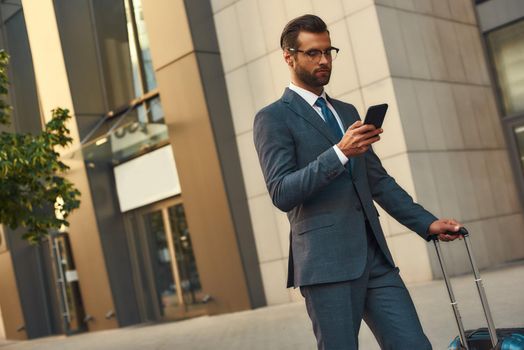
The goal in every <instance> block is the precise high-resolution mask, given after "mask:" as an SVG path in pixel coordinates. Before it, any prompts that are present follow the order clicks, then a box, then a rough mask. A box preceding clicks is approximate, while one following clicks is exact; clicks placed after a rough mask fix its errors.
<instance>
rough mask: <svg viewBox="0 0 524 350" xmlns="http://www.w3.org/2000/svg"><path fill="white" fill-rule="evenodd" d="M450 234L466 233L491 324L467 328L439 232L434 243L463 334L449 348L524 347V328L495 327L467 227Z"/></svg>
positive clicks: (505, 349) (499, 349)
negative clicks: (456, 296) (445, 259)
mask: <svg viewBox="0 0 524 350" xmlns="http://www.w3.org/2000/svg"><path fill="white" fill-rule="evenodd" d="M450 234H460V235H461V236H463V237H464V243H465V245H466V250H467V252H468V257H469V261H470V263H471V267H472V269H473V274H474V276H475V283H476V284H477V290H478V292H479V296H480V301H481V303H482V308H483V309H484V315H485V316H486V321H487V323H488V328H479V329H475V330H468V331H464V325H463V324H462V319H461V317H460V313H459V310H458V306H457V301H456V300H455V296H454V295H453V289H452V287H451V282H450V280H449V277H448V274H447V270H446V266H445V264H444V260H443V257H442V251H441V248H440V241H439V240H438V238H437V236H436V235H435V236H434V237H433V243H434V244H435V249H436V251H437V257H438V261H439V263H440V268H441V269H442V274H443V276H444V281H445V282H446V287H447V289H448V294H449V299H450V300H451V307H452V309H453V314H454V315H455V320H456V321H457V326H458V329H459V335H458V336H457V337H456V338H455V339H453V340H452V341H451V344H450V345H449V347H448V350H459V349H460V350H462V349H466V350H488V349H495V350H524V328H505V329H496V328H495V325H494V323H493V318H492V317H491V311H490V309H489V305H488V300H487V298H486V293H485V292H484V286H483V284H482V279H481V278H480V273H479V270H478V268H477V264H476V263H475V260H474V259H473V253H472V250H471V243H470V240H469V233H468V231H467V230H466V229H465V228H464V227H461V228H460V230H459V232H457V233H450Z"/></svg>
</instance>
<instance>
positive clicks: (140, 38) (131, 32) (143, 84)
mask: <svg viewBox="0 0 524 350" xmlns="http://www.w3.org/2000/svg"><path fill="white" fill-rule="evenodd" d="M125 6H126V18H127V32H128V36H129V50H130V55H131V64H132V66H133V83H134V90H135V96H137V97H139V96H141V95H143V94H145V93H147V92H149V91H151V90H154V89H155V88H156V87H157V84H156V79H155V72H154V69H153V62H152V59H151V51H150V49H149V38H148V36H147V30H146V26H145V22H144V14H143V11H142V1H141V0H125Z"/></svg>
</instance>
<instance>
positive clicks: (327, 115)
mask: <svg viewBox="0 0 524 350" xmlns="http://www.w3.org/2000/svg"><path fill="white" fill-rule="evenodd" d="M315 106H317V107H320V111H321V112H322V115H323V116H324V121H325V122H326V124H327V126H328V128H329V130H331V134H332V135H333V136H335V138H336V139H337V142H338V141H339V140H340V139H341V138H342V136H344V134H343V133H342V130H341V129H340V126H339V125H338V122H337V118H335V115H334V114H333V112H331V110H330V109H329V107H328V105H327V102H326V100H325V99H324V98H323V97H319V98H318V99H317V101H316V102H315Z"/></svg>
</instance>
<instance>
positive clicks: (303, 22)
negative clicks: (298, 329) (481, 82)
mask: <svg viewBox="0 0 524 350" xmlns="http://www.w3.org/2000/svg"><path fill="white" fill-rule="evenodd" d="M281 47H282V49H283V56H284V59H285V61H286V63H287V64H288V66H289V70H290V72H291V83H290V85H289V88H287V89H286V90H285V92H284V95H283V96H282V98H281V99H279V100H278V101H276V102H274V103H272V104H271V105H269V106H267V107H265V108H263V109H262V110H261V111H260V112H259V113H258V114H257V116H256V118H255V124H254V141H255V146H256V149H257V152H258V156H259V159H260V164H261V167H262V171H263V173H264V178H265V181H266V185H267V188H268V191H269V194H270V196H271V198H272V200H273V203H274V204H275V206H277V207H278V208H279V209H281V210H283V211H285V212H287V215H288V218H289V222H290V225H291V234H290V252H289V270H288V287H300V291H301V293H302V295H303V296H304V297H305V301H306V307H307V311H308V314H309V317H310V318H311V321H312V324H313V330H314V333H315V336H316V338H317V344H318V348H319V349H357V348H358V332H359V328H360V323H361V320H362V318H363V319H364V320H365V321H366V323H367V324H368V325H369V327H370V328H371V330H372V331H373V333H374V335H375V337H376V338H377V341H378V342H379V344H380V346H381V347H382V348H383V349H403V350H406V349H409V350H424V349H431V344H430V343H429V341H428V339H427V337H426V336H425V334H424V332H423V330H422V327H421V325H420V322H419V319H418V316H417V314H416V311H415V308H414V306H413V302H412V301H411V298H410V296H409V293H408V291H407V289H406V287H405V286H404V283H403V282H402V279H401V278H400V276H399V270H398V268H396V267H395V263H394V262H393V259H392V257H391V253H390V252H389V249H388V247H387V244H386V240H385V238H384V233H383V232H382V228H381V227H380V223H379V219H378V212H377V210H376V208H375V207H374V204H373V200H374V201H376V202H377V203H378V204H379V205H380V206H381V207H382V208H384V209H385V210H386V211H387V212H388V213H389V214H390V215H391V216H392V217H394V218H395V219H396V220H398V221H399V222H400V223H402V224H403V225H405V226H407V227H408V228H409V229H411V230H412V231H415V232H416V233H418V234H419V235H420V236H421V237H422V238H424V239H426V240H429V236H430V235H433V234H436V235H438V236H439V239H441V240H444V241H449V240H453V239H455V238H456V237H457V236H456V235H449V234H446V232H449V231H454V232H455V231H457V230H458V228H459V223H458V222H456V221H455V220H438V219H437V218H436V217H435V216H433V215H432V214H431V213H429V212H428V211H426V210H425V209H424V208H423V207H422V206H420V205H418V204H416V203H414V202H413V199H412V198H411V197H410V196H409V195H408V194H407V193H406V192H405V191H404V190H403V189H402V188H401V187H400V186H399V185H398V184H397V183H396V182H395V180H394V179H393V178H392V177H390V176H389V175H388V174H387V172H386V171H385V170H384V168H383V167H382V164H381V162H380V160H379V158H378V157H377V156H376V155H375V153H374V152H373V150H372V148H371V145H372V144H373V143H375V142H378V141H379V139H380V136H379V135H380V134H381V133H382V129H375V127H374V126H372V125H364V124H363V123H362V122H361V121H360V117H359V115H358V113H357V111H356V109H355V107H353V106H352V105H350V104H347V103H344V102H341V101H337V100H335V99H332V98H330V97H329V96H327V95H326V93H325V91H324V88H323V87H324V85H326V84H327V83H328V82H329V78H330V74H331V67H332V61H333V59H335V57H336V54H337V53H338V49H337V48H335V47H333V46H331V40H330V36H329V31H328V30H327V27H326V25H325V23H324V22H323V21H322V20H321V19H320V18H319V17H316V16H313V15H305V16H301V17H298V18H296V19H294V20H292V21H291V22H289V23H288V24H287V25H286V27H285V28H284V31H283V33H282V36H281Z"/></svg>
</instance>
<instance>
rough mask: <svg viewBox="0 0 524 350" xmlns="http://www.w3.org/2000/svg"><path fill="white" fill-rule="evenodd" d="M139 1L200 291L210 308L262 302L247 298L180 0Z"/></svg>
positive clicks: (211, 123)
mask: <svg viewBox="0 0 524 350" xmlns="http://www.w3.org/2000/svg"><path fill="white" fill-rule="evenodd" d="M208 6H209V5H208ZM143 7H144V9H143V10H144V18H145V21H146V26H147V31H148V34H149V41H150V47H151V54H152V58H153V64H154V68H155V74H156V77H157V81H158V88H159V91H160V97H161V101H162V106H163V109H164V112H165V121H166V124H167V126H168V128H169V137H170V140H171V144H172V147H173V153H174V155H175V158H176V163H177V169H178V174H179V177H180V184H181V188H182V197H183V200H184V207H185V209H186V216H187V219H188V223H189V229H190V232H191V240H192V242H193V246H194V253H195V258H196V261H197V266H198V272H199V275H200V278H201V282H202V287H203V290H204V291H205V292H206V293H209V294H211V295H212V296H213V297H214V301H213V302H212V304H211V305H210V311H211V312H212V313H219V312H231V311H236V310H242V309H247V308H249V307H250V306H257V305H260V304H261V303H260V302H259V301H258V302H257V301H254V302H253V300H251V301H250V294H249V291H248V288H249V287H248V285H247V283H248V282H247V281H246V274H247V272H246V270H245V268H246V265H245V259H244V261H243V260H242V257H241V255H240V251H239V244H241V242H240V241H239V240H238V237H237V232H235V223H234V222H233V218H232V212H231V203H230V200H229V199H228V193H227V192H226V189H225V184H224V183H225V181H224V171H223V170H222V169H221V164H220V157H219V151H218V150H217V147H219V144H220V142H219V141H218V140H217V139H216V138H215V133H214V132H215V131H216V130H215V128H217V125H216V123H215V121H213V120H212V118H211V113H212V112H213V111H210V110H209V101H208V98H209V96H208V95H207V94H206V91H205V85H204V82H203V79H204V78H203V73H202V71H201V67H200V66H199V52H197V50H196V48H195V44H194V42H193V38H192V32H191V30H192V28H191V27H190V23H189V21H188V16H187V13H186V7H185V5H184V1H182V0H174V1H173V0H159V1H154V2H153V1H143ZM217 122H218V121H217ZM220 122H221V123H224V122H225V121H224V120H222V121H220ZM218 127H220V126H218ZM238 185H240V184H238ZM243 233H244V232H242V234H243ZM250 258H255V256H254V255H252V256H251V257H250ZM259 290H261V288H259ZM251 296H253V294H252V295H251ZM262 299H263V296H262Z"/></svg>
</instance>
